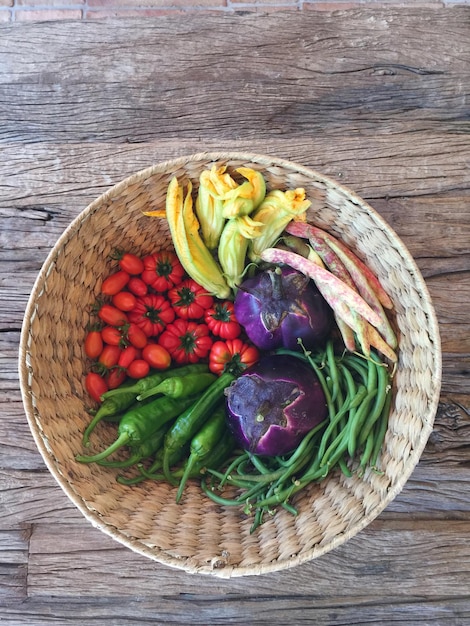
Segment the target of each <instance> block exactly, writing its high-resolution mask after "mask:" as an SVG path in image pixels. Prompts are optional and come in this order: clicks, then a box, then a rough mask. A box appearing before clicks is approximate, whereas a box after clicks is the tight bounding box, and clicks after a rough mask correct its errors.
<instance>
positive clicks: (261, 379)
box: [225, 354, 327, 456]
mask: <svg viewBox="0 0 470 626" xmlns="http://www.w3.org/2000/svg"><path fill="white" fill-rule="evenodd" d="M225 393H226V396H227V415H228V424H229V427H230V430H231V431H232V433H233V435H234V437H235V439H236V440H237V442H238V444H239V445H240V446H241V447H242V448H243V449H245V450H249V451H250V452H253V453H254V454H259V455H264V456H277V455H282V454H287V453H288V452H291V451H292V450H294V449H295V448H296V447H297V446H298V445H299V443H300V442H301V440H302V439H303V437H304V436H305V435H306V434H307V433H308V432H309V431H310V430H311V429H312V428H314V427H315V426H317V425H318V424H319V423H320V422H322V421H323V420H324V419H325V418H326V416H327V406H326V399H325V394H324V393H323V389H322V387H321V385H320V382H319V380H318V378H317V376H316V375H315V373H314V371H313V370H312V369H311V368H310V367H309V366H308V365H307V364H306V363H304V362H302V361H300V360H299V359H298V358H296V357H294V356H290V355H280V354H278V355H271V356H269V355H268V356H265V357H263V358H261V359H260V361H258V363H257V364H256V365H253V366H252V367H250V368H249V369H247V370H245V372H243V374H241V375H240V376H239V377H238V378H236V379H235V380H234V382H233V383H232V384H231V385H230V386H229V387H228V389H226V391H225Z"/></svg>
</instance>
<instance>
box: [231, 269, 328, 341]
mask: <svg viewBox="0 0 470 626" xmlns="http://www.w3.org/2000/svg"><path fill="white" fill-rule="evenodd" d="M235 316H236V318H237V320H238V321H239V323H240V324H241V325H242V326H243V327H244V328H245V331H246V334H247V335H248V337H249V338H250V340H251V341H252V342H253V343H254V344H255V345H256V346H257V347H258V348H260V349H261V350H272V349H274V348H279V347H285V348H289V349H290V350H297V349H299V344H298V341H297V338H300V339H302V342H303V344H304V345H305V347H306V348H309V349H310V348H314V347H316V346H319V345H321V344H323V343H324V341H325V339H326V338H327V336H328V334H329V332H330V329H331V317H332V316H331V309H330V307H329V306H328V304H327V303H326V301H325V300H324V299H323V296H322V295H321V294H320V292H319V291H318V289H317V287H316V286H315V283H314V282H313V281H311V280H310V279H309V278H308V277H307V276H305V275H304V274H302V273H301V272H298V271H297V270H294V269H292V268H290V267H283V268H280V267H276V268H274V269H268V270H265V271H263V272H260V273H259V274H257V275H256V276H255V277H254V278H248V279H247V280H245V281H244V282H243V283H242V284H241V285H240V287H239V289H238V292H237V295H236V297H235Z"/></svg>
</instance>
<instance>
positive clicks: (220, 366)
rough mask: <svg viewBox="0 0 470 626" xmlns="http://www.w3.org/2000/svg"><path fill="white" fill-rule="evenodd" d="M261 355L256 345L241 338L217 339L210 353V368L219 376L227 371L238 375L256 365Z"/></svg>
mask: <svg viewBox="0 0 470 626" xmlns="http://www.w3.org/2000/svg"><path fill="white" fill-rule="evenodd" d="M259 357H260V354H259V351H258V349H257V348H256V347H255V346H253V345H251V344H249V343H244V342H243V341H242V340H241V339H239V338H236V339H227V341H216V342H215V343H214V344H213V346H212V348H211V351H210V353H209V369H210V371H211V372H212V373H213V374H217V375H219V376H220V375H221V374H222V373H223V372H226V371H228V372H231V373H235V374H237V375H238V374H240V372H242V371H243V370H245V369H247V368H248V367H251V366H252V365H254V364H255V363H256V362H257V361H258V359H259Z"/></svg>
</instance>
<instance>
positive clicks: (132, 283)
mask: <svg viewBox="0 0 470 626" xmlns="http://www.w3.org/2000/svg"><path fill="white" fill-rule="evenodd" d="M127 288H128V289H129V291H130V292H131V293H133V294H134V295H135V296H139V297H142V296H146V295H147V294H148V285H147V283H144V281H143V280H142V279H141V278H139V277H138V276H132V277H131V278H130V280H129V282H128V283H127Z"/></svg>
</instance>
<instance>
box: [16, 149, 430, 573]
mask: <svg viewBox="0 0 470 626" xmlns="http://www.w3.org/2000/svg"><path fill="white" fill-rule="evenodd" d="M212 163H218V164H227V165H228V167H229V168H232V167H238V166H240V165H242V164H243V165H249V166H251V167H254V168H258V169H260V170H262V171H263V173H264V175H265V177H266V180H267V183H268V187H270V188H280V189H286V188H287V187H304V188H305V189H306V191H307V195H308V197H309V199H310V200H311V201H312V207H311V209H309V219H311V220H314V221H315V223H316V224H317V225H319V226H320V227H322V228H326V229H329V230H330V231H331V232H332V233H333V234H335V235H336V236H338V237H340V238H342V239H343V241H344V242H345V243H346V244H348V245H349V246H350V247H352V248H353V249H354V250H355V251H356V252H357V253H358V254H359V255H360V256H361V257H362V258H363V259H364V260H365V261H366V262H367V263H368V264H369V266H370V267H371V268H372V269H373V270H374V271H375V273H376V274H377V275H378V277H379V278H380V280H381V282H382V283H383V285H384V287H385V289H386V290H387V291H388V293H389V295H390V296H391V298H392V300H393V302H394V305H395V308H396V319H395V323H396V328H397V331H398V334H399V363H398V369H397V372H396V375H395V378H394V391H393V393H394V401H393V407H392V413H391V417H390V424H389V429H388V432H387V435H386V440H385V445H384V452H383V456H382V460H381V465H382V467H383V469H384V472H383V474H379V473H376V472H372V471H367V472H366V473H365V475H364V476H362V477H359V476H358V475H353V477H352V478H346V477H345V476H343V475H342V474H340V473H332V474H331V475H330V476H329V477H328V478H327V479H325V480H324V481H323V482H321V483H319V484H315V485H311V486H310V487H308V488H306V489H305V490H304V491H302V492H299V493H298V494H297V495H296V496H295V501H294V503H295V505H296V507H297V508H298V510H299V514H298V516H296V517H294V516H293V515H291V514H290V513H289V512H287V511H284V510H280V511H279V512H278V513H277V514H276V515H275V516H273V518H272V519H269V520H267V521H266V522H265V523H264V524H263V525H262V526H261V527H260V528H258V530H257V531H256V532H255V533H253V534H250V526H251V520H250V519H249V518H245V517H244V515H243V513H242V512H241V511H240V510H238V508H237V507H226V508H223V507H219V506H218V505H216V504H214V503H212V502H211V501H208V500H207V498H206V497H205V496H204V495H203V494H202V493H201V492H200V490H199V487H198V486H197V484H191V485H189V486H188V488H187V491H186V492H185V497H184V502H183V503H182V504H180V505H177V504H176V503H175V491H174V488H173V487H170V486H169V485H167V484H164V483H154V482H152V481H145V482H143V483H141V484H140V485H136V486H134V487H126V486H122V485H120V484H118V483H117V482H116V480H115V472H114V471H113V470H110V469H107V468H100V467H99V466H97V465H93V466H89V465H84V464H80V463H77V462H75V461H74V457H75V455H76V454H78V453H81V452H82V451H83V450H82V443H81V437H82V433H83V430H84V428H85V427H86V425H87V424H88V421H89V419H90V418H89V415H88V413H87V411H86V408H87V406H88V400H87V398H86V396H85V394H84V391H83V379H84V373H85V367H86V361H85V357H84V353H83V341H84V335H85V327H86V323H87V321H88V315H89V314H88V307H89V305H90V304H91V303H92V302H93V301H94V299H95V297H96V295H98V287H99V285H98V284H97V283H98V281H97V279H98V278H99V277H100V276H103V275H104V274H106V273H107V272H109V260H108V255H109V253H110V252H111V251H112V249H113V248H115V247H122V248H124V249H126V250H129V251H134V252H137V253H147V252H151V251H155V250H157V249H161V248H168V247H170V246H171V240H170V236H169V231H168V228H167V224H166V222H165V220H160V219H149V218H146V217H144V216H142V213H141V212H142V210H143V209H147V210H148V209H149V208H152V207H154V208H155V207H162V206H164V199H165V194H166V189H167V186H168V183H169V181H170V179H171V177H172V176H174V175H177V176H178V177H181V179H182V180H188V179H191V180H192V181H193V184H194V185H195V186H196V187H197V182H198V178H199V174H200V172H201V170H202V169H204V168H205V167H209V166H210V165H211V164H212ZM19 367H20V380H21V389H22V394H23V402H24V406H25V410H26V415H27V418H28V421H29V425H30V428H31V431H32V433H33V436H34V438H35V441H36V443H37V446H38V448H39V450H40V452H41V454H42V456H43V458H44V461H45V463H46V465H47V467H48V468H49V470H50V471H51V473H52V474H53V476H54V477H55V479H56V480H57V482H58V483H59V485H60V486H61V487H62V489H63V490H64V491H65V493H66V494H67V495H68V497H69V498H70V499H71V500H72V501H73V503H74V504H75V505H76V506H77V507H78V508H79V509H80V511H81V512H82V513H83V515H84V516H85V517H86V518H87V519H88V520H89V521H90V522H91V523H92V524H93V525H94V526H95V527H97V528H99V529H101V530H102V531H103V532H105V533H107V534H108V535H110V536H111V537H113V538H114V539H116V540H117V541H119V542H121V543H122V544H124V545H126V546H127V547H129V548H131V549H132V550H134V551H136V552H138V553H140V554H143V555H145V556H147V557H150V558H151V559H154V560H156V561H159V562H161V563H164V564H167V565H169V566H172V567H176V568H180V569H183V570H185V571H186V572H190V573H204V574H212V575H215V576H220V577H230V576H243V575H250V574H262V573H267V572H273V571H276V570H282V569H286V568H290V567H292V566H294V565H297V564H300V563H303V562H306V561H308V560H311V559H313V558H315V557H318V556H320V555H322V554H324V553H326V552H327V551H329V550H331V549H333V548H335V547H336V546H339V545H340V544H342V543H344V542H345V541H346V540H348V539H349V538H351V537H353V536H354V535H356V534H357V533H358V532H359V531H360V530H361V529H363V528H364V527H365V526H366V525H367V524H369V523H370V522H371V521H372V520H373V519H374V518H375V517H377V515H379V513H380V512H381V511H382V510H383V509H384V508H385V507H386V506H387V505H388V504H389V503H390V502H391V501H392V500H393V498H394V497H395V496H396V495H397V494H398V493H399V492H400V491H401V489H402V488H403V486H404V484H405V482H406V481H407V479H408V478H409V476H410V474H411V473H412V471H413V469H414V467H415V466H416V464H417V463H418V460H419V458H420V455H421V453H422V451H423V448H424V446H425V444H426V442H427V440H428V437H429V435H430V433H431V430H432V426H433V421H434V416H435V412H436V408H437V403H438V397H439V390H440V382H441V354H440V340H439V333H438V326H437V321H436V316H435V313H434V310H433V307H432V304H431V301H430V298H429V295H428V291H427V288H426V285H425V283H424V281H423V278H422V276H421V274H420V272H419V270H418V268H417V267H416V265H415V263H414V261H413V259H412V258H411V256H410V254H409V252H408V251H407V250H406V248H405V247H404V246H403V244H402V242H401V241H400V240H399V239H398V237H397V236H396V235H395V233H394V232H393V231H392V230H391V229H390V228H389V227H388V225H387V224H386V223H385V222H384V220H383V219H382V218H381V217H380V216H379V215H378V214H377V213H376V212H375V211H374V210H373V209H372V208H371V207H370V206H368V205H367V204H366V203H365V202H364V201H362V200H361V199H360V198H359V197H358V196H356V195H355V194H354V193H352V192H351V191H349V190H347V189H345V188H343V187H342V186H340V185H338V184H337V183H335V182H334V181H333V180H331V179H328V178H327V177H325V176H322V175H320V174H318V173H317V172H314V171H312V170H310V169H307V168H305V167H302V166H300V165H297V164H295V163H292V162H287V161H284V160H281V159H275V158H270V157H266V156H262V155H253V154H244V153H201V154H196V155H193V156H190V157H186V158H179V159H176V160H173V161H169V162H165V163H161V164H159V165H155V166H154V167H150V168H148V169H145V170H143V171H141V172H138V173H136V174H135V175H133V176H131V177H129V178H128V179H126V180H124V181H123V182H121V183H119V184H118V185H116V186H114V187H113V188H111V189H110V190H109V191H108V192H106V193H105V194H103V195H102V196H101V197H99V198H98V199H97V200H95V201H94V202H93V203H92V204H91V205H90V206H88V207H87V208H86V209H85V210H84V211H83V212H82V213H81V214H80V215H79V216H78V217H77V218H76V219H75V220H74V221H73V222H72V223H71V224H70V226H69V227H68V228H67V229H66V231H65V232H64V233H63V235H62V236H61V237H60V239H59V240H58V242H57V244H56V245H55V246H54V248H53V250H52V251H51V253H50V255H49V256H48V258H47V260H46V262H45V263H44V266H43V268H42V269H41V271H40V273H39V276H38V278H37V280H36V283H35V286H34V289H33V292H32V294H31V297H30V300H29V303H28V306H27V310H26V314H25V319H24V325H23V329H22V335H21V345H20V359H19ZM104 432H105V431H104V430H103V431H100V435H101V436H102V437H105V436H106V435H105V434H103V433H104ZM110 437H111V435H110ZM104 443H105V444H106V443H108V441H107V440H106V439H105V441H104Z"/></svg>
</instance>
